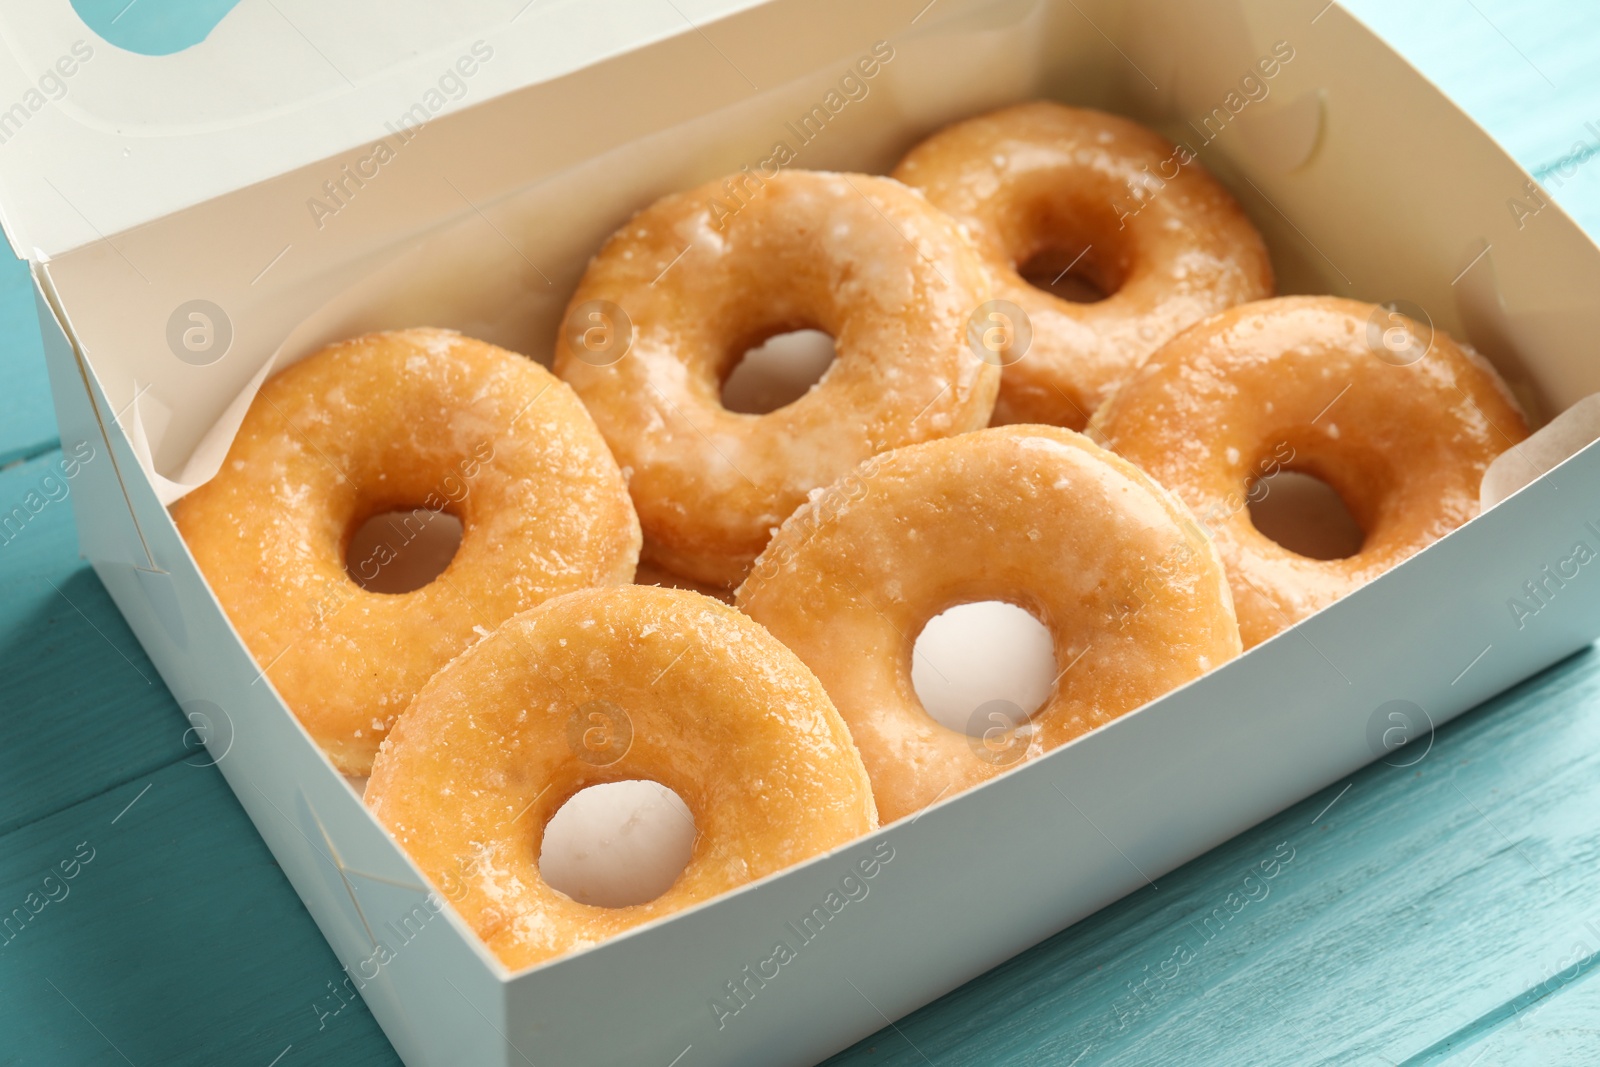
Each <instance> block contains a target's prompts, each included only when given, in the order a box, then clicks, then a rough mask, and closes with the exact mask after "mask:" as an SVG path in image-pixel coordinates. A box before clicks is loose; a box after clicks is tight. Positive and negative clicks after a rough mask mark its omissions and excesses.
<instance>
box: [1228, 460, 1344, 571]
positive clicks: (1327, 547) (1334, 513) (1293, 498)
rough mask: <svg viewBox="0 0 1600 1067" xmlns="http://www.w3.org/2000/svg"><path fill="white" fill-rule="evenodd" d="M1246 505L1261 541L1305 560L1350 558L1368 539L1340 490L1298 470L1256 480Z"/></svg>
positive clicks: (1251, 487)
mask: <svg viewBox="0 0 1600 1067" xmlns="http://www.w3.org/2000/svg"><path fill="white" fill-rule="evenodd" d="M1249 506H1250V522H1251V524H1252V525H1254V526H1255V528H1256V529H1257V530H1258V531H1260V533H1261V535H1262V536H1263V537H1267V538H1269V539H1271V540H1273V541H1276V542H1277V543H1278V544H1280V545H1282V546H1283V547H1284V548H1287V549H1288V550H1289V551H1290V552H1294V553H1297V554H1298V555H1302V556H1306V557H1307V558H1309V559H1322V560H1328V559H1348V558H1349V557H1351V556H1353V555H1355V554H1356V553H1357V552H1360V551H1361V546H1362V544H1363V542H1364V541H1365V539H1366V537H1365V534H1364V533H1363V532H1362V530H1361V525H1360V524H1359V523H1358V522H1356V519H1355V516H1354V515H1352V514H1351V513H1350V509H1349V507H1348V506H1346V505H1345V502H1344V499H1343V498H1342V497H1340V496H1339V493H1338V490H1336V489H1334V488H1333V486H1331V485H1329V484H1328V483H1327V482H1325V481H1323V480H1322V479H1320V478H1318V477H1316V476H1314V475H1311V474H1306V473H1304V472H1302V471H1293V470H1280V471H1277V472H1275V473H1273V474H1269V475H1265V476H1263V477H1261V478H1258V479H1256V480H1255V481H1254V482H1252V483H1251V485H1250V494H1249Z"/></svg>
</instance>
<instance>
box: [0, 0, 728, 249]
mask: <svg viewBox="0 0 1600 1067" xmlns="http://www.w3.org/2000/svg"><path fill="white" fill-rule="evenodd" d="M758 2H759V0H678V2H677V3H675V4H671V3H669V4H659V3H651V2H649V0H607V2H605V3H584V2H582V0H554V2H551V0H452V3H450V4H448V5H442V4H437V3H434V2H432V0H341V2H340V3H337V4H327V3H322V2H320V0H190V2H186V3H183V4H181V5H180V4H174V3H170V2H169V3H157V2H155V0H132V2H130V0H70V2H69V0H4V2H3V3H0V42H3V44H4V49H3V51H0V223H3V225H4V227H5V232H6V236H7V237H8V239H9V240H10V242H11V246H12V248H13V249H15V250H16V252H17V254H18V255H20V256H22V257H23V258H27V259H34V260H43V259H47V258H49V257H51V256H55V255H60V254H61V253H63V252H66V251H69V250H71V249H73V248H77V247H80V246H82V245H86V244H89V243H91V242H93V241H95V240H98V239H102V238H109V237H112V236H114V235H116V234H118V233H122V232H124V231H126V230H128V229H131V228H133V227H135V226H138V225H141V224H143V223H146V222H149V221H151V220H152V219H156V218H160V217H161V216H163V215H166V214H169V213H171V212H174V211H177V210H179V209H181V208H185V207H188V206H191V205H193V204H197V203H200V202H202V201H205V200H209V199H211V198H212V197H215V196H218V195H220V194H222V193H226V192H229V191H231V190H233V189H237V188H242V187H244V186H247V185H251V184H254V183H256V182H259V181H263V180H265V179H267V178H270V177H273V176H275V175H278V174H282V173H284V172H286V171H290V170H293V169H295V168H296V167H300V166H303V165H305V164H307V163H311V162H314V161H316V160H319V159H324V158H326V157H328V156H330V155H333V154H335V153H338V152H343V151H347V150H349V149H352V148H355V147H357V146H360V145H364V144H375V143H376V142H378V141H379V140H381V139H384V138H391V139H393V138H394V137H395V136H396V131H399V130H407V129H410V128H415V127H417V126H420V125H423V124H425V123H426V122H428V121H430V120H432V119H434V118H437V117H439V116H440V115H443V114H446V113H448V112H451V111H456V110H459V109H461V108H465V107H470V106H472V105H473V104H477V103H481V102H483V101H485V100H488V99H490V98H492V97H495V96H499V95H501V94H503V93H506V92H509V91H511V90H514V89H517V88H520V87H522V86H525V85H529V84H532V83H535V82H539V81H544V80H548V79H550V78H553V77H556V76H558V75H560V74H563V73H566V72H569V71H571V70H574V69H576V68H579V67H582V66H584V65H586V64H589V63H593V62H595V61H596V60H598V59H601V58H604V57H606V56H609V55H612V54H615V53H617V52H621V51H625V50H627V49H631V48H635V47H637V46H639V45H641V44H644V43H647V42H649V41H652V40H656V39H659V38H662V37H665V36H669V35H671V34H676V33H682V32H684V31H685V30H686V29H689V28H690V27H693V28H696V29H698V28H699V27H700V26H701V25H703V24H704V23H706V22H708V21H711V20H714V19H716V18H719V17H721V16H723V15H726V14H728V13H730V12H732V11H735V10H738V9H741V8H745V7H750V6H753V5H754V4H755V3H758ZM707 44H708V49H707V51H708V53H710V52H711V49H712V48H714V47H715V45H714V44H712V43H711V42H710V39H709V38H707ZM711 58H712V59H713V60H714V59H715V56H714V54H712V56H711Z"/></svg>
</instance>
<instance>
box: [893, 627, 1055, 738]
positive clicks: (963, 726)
mask: <svg viewBox="0 0 1600 1067" xmlns="http://www.w3.org/2000/svg"><path fill="white" fill-rule="evenodd" d="M1059 670H1060V668H1059V667H1057V666H1056V657H1055V648H1054V641H1053V639H1052V638H1051V635H1050V631H1049V630H1047V629H1045V626H1044V624H1043V623H1041V622H1040V621H1039V620H1038V619H1036V618H1034V617H1033V615H1031V614H1030V613H1029V612H1027V611H1026V610H1024V609H1023V608H1020V607H1018V606H1017V605H1015V604H1010V603H1007V602H1005V601H1001V600H980V601H975V602H973V603H968V604H957V605H956V606H955V607H953V608H948V609H946V610H945V611H943V612H941V613H940V614H938V615H935V616H934V617H933V618H932V619H930V620H928V624H927V625H926V626H924V627H923V628H922V633H920V634H918V635H917V639H916V641H915V643H914V644H913V645H912V653H911V687H912V688H913V689H914V690H916V694H917V699H918V700H920V701H921V702H922V707H923V709H924V710H925V711H927V713H928V714H929V715H930V716H931V717H932V718H933V719H934V720H935V721H937V722H938V723H940V724H941V725H944V726H947V727H949V728H950V729H952V730H955V731H957V732H959V733H964V734H968V735H969V736H974V737H977V736H981V735H982V734H983V733H984V732H985V731H986V730H989V729H990V728H991V727H992V723H991V722H990V719H991V716H990V715H989V714H988V712H991V711H996V710H997V709H998V713H999V714H1000V715H1001V716H1002V718H1005V719H1007V720H1009V723H1008V725H1013V726H1014V725H1017V724H1019V723H1020V720H1022V719H1025V718H1026V717H1028V716H1030V715H1032V714H1033V713H1034V712H1036V711H1038V710H1039V708H1040V707H1041V706H1042V705H1043V704H1044V702H1045V701H1046V700H1047V699H1048V698H1049V696H1050V691H1051V689H1052V688H1053V687H1054V685H1055V680H1056V675H1057V673H1058V672H1059Z"/></svg>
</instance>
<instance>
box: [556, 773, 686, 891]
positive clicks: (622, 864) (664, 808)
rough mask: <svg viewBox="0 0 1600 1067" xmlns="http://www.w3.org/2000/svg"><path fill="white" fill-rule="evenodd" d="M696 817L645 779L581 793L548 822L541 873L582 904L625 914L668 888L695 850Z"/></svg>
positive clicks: (679, 800)
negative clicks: (625, 911) (620, 909)
mask: <svg viewBox="0 0 1600 1067" xmlns="http://www.w3.org/2000/svg"><path fill="white" fill-rule="evenodd" d="M694 838H695V826H694V816H693V815H692V814H690V812H689V807H688V805H687V804H685V803H684V802H683V799H682V798H681V797H679V796H678V794H677V793H674V792H673V791H672V790H671V789H668V788H667V787H666V786H664V785H661V784H660V783H659V782H652V781H648V780H643V779H634V780H630V781H623V782H605V783H602V784H600V785H592V786H590V787H589V788H587V789H583V790H579V791H578V792H577V793H575V794H574V795H573V797H572V799H570V800H568V801H567V802H566V803H565V804H563V805H561V807H560V808H559V809H558V810H557V811H556V813H555V814H554V815H552V816H551V817H550V821H549V822H548V823H547V824H546V825H545V828H544V840H543V842H542V843H541V844H540V847H539V873H540V875H542V876H543V877H544V880H545V882H546V883H547V884H549V886H550V888H552V889H554V890H556V891H557V892H558V893H562V894H564V895H565V896H567V897H570V898H571V899H573V900H575V901H577V902H578V903H580V904H593V905H595V906H596V907H602V908H626V907H629V906H630V905H634V904H643V903H646V902H647V901H651V900H654V899H655V898H656V897H659V896H660V895H661V894H662V893H665V892H666V891H667V890H668V889H670V888H671V887H672V883H673V882H674V881H676V880H677V878H678V875H680V874H682V873H683V869H684V868H685V867H687V866H688V864H689V858H690V855H691V853H692V852H693V851H694Z"/></svg>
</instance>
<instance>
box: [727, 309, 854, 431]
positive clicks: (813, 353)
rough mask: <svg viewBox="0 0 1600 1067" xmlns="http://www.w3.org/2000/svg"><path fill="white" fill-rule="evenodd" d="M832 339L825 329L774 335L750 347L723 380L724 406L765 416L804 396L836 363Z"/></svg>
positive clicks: (743, 413) (742, 412) (731, 409)
mask: <svg viewBox="0 0 1600 1067" xmlns="http://www.w3.org/2000/svg"><path fill="white" fill-rule="evenodd" d="M833 354H834V349H833V338H832V337H830V336H829V335H828V334H826V333H824V332H823V331H822V330H809V329H808V330H788V331H786V332H784V333H777V334H771V335H769V336H767V337H766V338H764V339H763V340H762V341H761V343H759V344H757V345H755V346H753V347H751V348H748V349H746V350H745V352H744V354H743V355H741V356H740V357H739V361H738V362H737V363H735V364H734V366H733V369H732V370H731V371H729V372H728V376H727V377H726V378H724V379H723V380H722V406H723V407H725V408H727V409H728V410H729V411H732V412H736V413H738V414H741V415H765V414H767V413H768V412H769V411H776V410H778V409H779V408H781V407H783V406H785V405H787V404H792V403H794V402H795V401H796V400H799V399H800V398H801V397H803V396H805V395H806V393H807V392H809V391H810V389H811V387H812V386H813V385H816V384H817V382H819V381H821V380H822V376H823V375H824V374H826V373H827V372H828V368H829V367H830V366H832V365H833Z"/></svg>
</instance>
